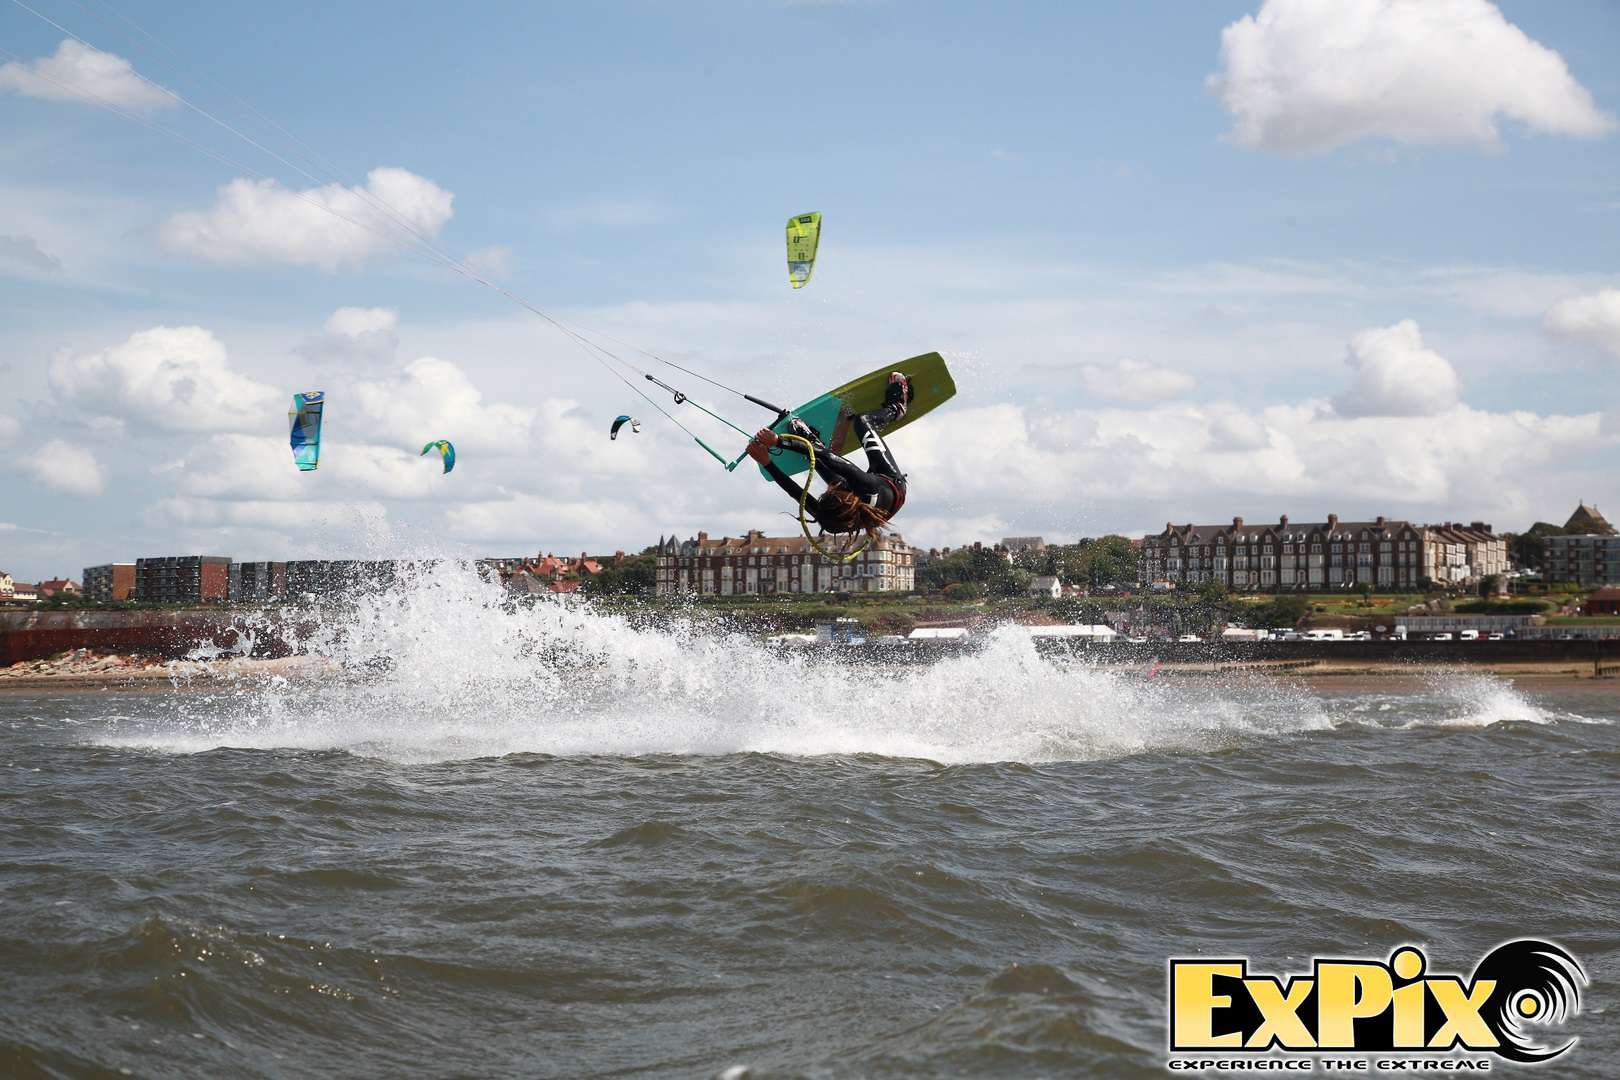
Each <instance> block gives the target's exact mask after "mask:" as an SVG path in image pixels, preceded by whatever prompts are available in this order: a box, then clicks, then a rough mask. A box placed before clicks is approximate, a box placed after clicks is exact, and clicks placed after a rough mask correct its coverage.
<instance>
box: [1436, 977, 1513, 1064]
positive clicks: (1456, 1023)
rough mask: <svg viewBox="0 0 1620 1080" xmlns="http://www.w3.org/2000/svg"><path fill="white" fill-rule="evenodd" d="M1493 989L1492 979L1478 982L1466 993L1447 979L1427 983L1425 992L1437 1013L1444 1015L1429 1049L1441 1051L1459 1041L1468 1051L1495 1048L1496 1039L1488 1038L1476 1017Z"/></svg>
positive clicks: (1487, 1031)
mask: <svg viewBox="0 0 1620 1080" xmlns="http://www.w3.org/2000/svg"><path fill="white" fill-rule="evenodd" d="M1495 989H1496V981H1495V980H1494V979H1481V980H1479V982H1477V983H1475V984H1474V985H1473V986H1471V987H1469V988H1468V989H1467V990H1466V991H1465V990H1464V989H1463V986H1462V984H1461V983H1459V982H1455V981H1453V980H1451V979H1436V980H1434V981H1433V982H1431V983H1430V984H1429V990H1430V992H1431V993H1433V994H1434V1000H1435V1003H1436V1004H1438V1005H1439V1006H1440V1011H1441V1012H1443V1013H1445V1014H1446V1022H1445V1023H1444V1024H1443V1025H1441V1027H1440V1030H1439V1031H1437V1032H1435V1033H1434V1038H1432V1039H1430V1040H1429V1049H1431V1050H1444V1049H1446V1048H1447V1047H1449V1046H1451V1045H1452V1043H1454V1042H1457V1041H1459V1040H1461V1042H1462V1044H1463V1045H1464V1046H1466V1047H1468V1049H1470V1050H1489V1049H1491V1048H1492V1047H1494V1046H1497V1045H1499V1044H1498V1043H1497V1041H1496V1036H1495V1035H1492V1034H1491V1028H1490V1025H1489V1024H1487V1023H1485V1019H1484V1018H1483V1017H1482V1016H1480V1015H1479V1010H1480V1006H1482V1005H1484V1004H1485V1001H1486V999H1487V998H1489V997H1490V996H1491V991H1492V990H1495Z"/></svg>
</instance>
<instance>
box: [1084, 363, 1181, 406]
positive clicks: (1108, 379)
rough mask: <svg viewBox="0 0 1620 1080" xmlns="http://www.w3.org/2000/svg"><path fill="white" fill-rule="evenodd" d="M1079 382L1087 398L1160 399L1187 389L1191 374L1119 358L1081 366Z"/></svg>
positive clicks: (1176, 394) (1173, 395)
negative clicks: (1105, 362) (1108, 361)
mask: <svg viewBox="0 0 1620 1080" xmlns="http://www.w3.org/2000/svg"><path fill="white" fill-rule="evenodd" d="M1080 385H1081V386H1083V387H1084V388H1085V391H1086V393H1087V394H1088V395H1090V396H1091V397H1094V398H1102V399H1104V400H1106V401H1129V402H1147V401H1164V400H1166V399H1169V398H1175V397H1180V396H1181V395H1183V394H1185V393H1186V392H1187V391H1188V390H1191V389H1192V387H1193V377H1192V376H1191V375H1188V374H1186V373H1185V372H1181V371H1171V370H1170V369H1169V368H1164V367H1159V366H1158V365H1157V364H1151V363H1148V362H1147V361H1146V360H1130V359H1122V360H1119V361H1116V362H1115V363H1112V364H1083V365H1081V367H1080Z"/></svg>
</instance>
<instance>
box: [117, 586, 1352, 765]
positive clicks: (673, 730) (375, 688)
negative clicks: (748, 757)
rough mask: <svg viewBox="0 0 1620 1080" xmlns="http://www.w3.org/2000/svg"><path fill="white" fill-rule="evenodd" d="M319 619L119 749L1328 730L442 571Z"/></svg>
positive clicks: (987, 748)
mask: <svg viewBox="0 0 1620 1080" xmlns="http://www.w3.org/2000/svg"><path fill="white" fill-rule="evenodd" d="M307 622H308V625H307V626H306V627H305V630H304V633H303V636H302V640H301V641H300V642H299V650H300V651H301V652H305V653H308V654H310V655H311V656H313V657H315V658H317V666H318V668H319V670H320V672H321V673H320V674H318V675H309V674H306V676H305V677H302V678H290V679H283V678H276V679H266V680H263V681H262V682H261V681H238V682H237V683H235V684H234V685H233V687H232V688H231V690H230V691H229V692H226V693H208V694H205V693H196V692H194V693H192V694H190V695H185V696H184V697H183V699H182V700H181V701H180V703H179V705H178V707H177V716H176V717H175V718H174V719H170V720H167V721H164V722H162V723H161V724H154V725H153V726H152V727H151V728H150V729H148V730H145V731H140V732H135V731H131V730H130V729H129V728H128V727H127V726H124V727H122V728H121V730H120V732H119V733H118V734H117V736H116V738H115V741H116V742H118V743H119V744H121V745H132V744H133V745H142V746H148V747H153V748H161V749H167V750H174V751H181V752H186V751H196V750H204V749H212V748H215V747H222V746H232V747H260V748H270V747H290V748H304V749H347V750H352V751H354V752H357V753H362V754H368V755H374V756H378V757H383V758H388V759H393V760H408V761H422V760H447V759H465V758H471V757H482V756H492V755H501V754H507V753H515V752H531V753H546V754H558V755H578V754H614V755H639V754H662V753H673V754H726V753H742V752H766V753H783V754H793V755H816V754H879V755H885V756H893V757H912V758H925V759H929V760H934V761H939V762H944V763H951V764H955V763H966V762H995V761H1023V762H1048V761H1067V760H1092V759H1097V758H1108V757H1117V756H1120V755H1124V754H1131V753H1137V752H1142V751H1148V750H1156V749H1208V748H1211V747H1217V746H1223V745H1229V744H1232V743H1234V742H1240V741H1246V740H1252V739H1263V738H1270V737H1276V736H1279V735H1286V734H1290V733H1294V732H1300V731H1306V730H1313V729H1319V728H1323V727H1326V726H1328V725H1329V724H1330V722H1331V719H1330V717H1329V716H1328V715H1327V714H1326V713H1325V712H1324V710H1323V709H1322V708H1321V706H1320V703H1319V702H1317V701H1316V699H1315V698H1313V697H1312V696H1311V695H1310V694H1308V693H1305V692H1303V691H1299V690H1297V689H1296V690H1290V689H1288V688H1286V687H1283V686H1279V685H1278V684H1276V683H1273V682H1269V681H1264V680H1258V681H1255V682H1253V683H1246V682H1243V681H1231V682H1225V683H1220V682H1212V681H1209V680H1170V679H1153V680H1148V679H1144V678H1143V677H1142V675H1141V673H1140V671H1138V670H1137V669H1135V668H1126V669H1122V670H1104V669H1096V668H1085V667H1080V666H1076V665H1067V664H1058V663H1053V662H1051V661H1049V660H1046V659H1043V658H1041V657H1040V656H1039V655H1037V654H1036V652H1035V648H1034V645H1033V643H1032V642H1031V641H1030V639H1029V637H1028V635H1027V634H1024V633H1021V632H1019V631H1017V630H1016V629H1014V628H1006V629H1003V630H1000V631H996V632H994V633H993V634H991V635H990V636H989V640H988V641H987V642H986V643H985V644H984V647H983V648H982V649H980V650H978V651H976V652H973V653H971V654H967V655H962V656H958V657H954V658H951V659H948V660H944V661H941V662H939V663H935V664H932V665H893V666H881V667H878V666H864V667H859V666H851V665H845V664H840V663H836V662H815V661H813V660H810V659H807V658H806V657H804V656H801V655H795V654H793V653H792V652H786V653H784V652H782V651H779V650H777V649H774V648H769V647H766V646H764V645H762V644H760V643H759V642H758V641H757V640H756V639H755V638H753V637H752V636H750V635H746V634H742V633H738V632H726V631H716V630H715V629H714V628H713V627H711V626H706V625H702V624H699V623H696V622H692V621H687V620H682V619H680V618H673V619H670V618H665V619H660V620H659V623H658V625H657V626H650V625H646V624H645V620H636V619H633V618H631V617H628V616H625V615H622V614H615V613H611V612H606V611H599V610H596V609H595V608H593V607H592V606H591V605H589V604H588V603H583V602H560V601H556V600H549V599H548V600H544V601H541V602H538V603H535V604H533V605H532V606H528V605H526V604H514V603H513V602H512V601H511V600H510V598H509V597H508V596H507V595H506V594H505V592H504V591H503V590H502V589H501V588H500V587H499V586H497V585H495V584H492V583H490V582H487V581H483V580H481V579H480V578H479V577H478V576H477V575H476V574H475V573H474V572H473V570H472V569H471V568H470V567H468V566H467V565H465V564H458V563H449V562H446V563H438V564H430V565H424V566H423V567H421V568H420V569H419V570H418V571H416V572H415V574H414V576H413V577H412V578H411V580H410V581H409V582H408V583H407V584H405V585H402V586H401V587H398V588H396V589H392V590H389V591H387V592H381V593H377V594H374V595H370V596H366V597H363V598H361V599H360V600H359V602H358V603H357V604H356V605H355V606H354V607H353V609H352V610H346V611H344V612H343V613H341V614H332V613H325V614H322V613H319V612H314V611H312V612H309V613H308V614H307ZM246 629H247V630H248V631H249V632H261V631H260V630H259V629H258V628H256V627H251V626H250V627H247V628H246Z"/></svg>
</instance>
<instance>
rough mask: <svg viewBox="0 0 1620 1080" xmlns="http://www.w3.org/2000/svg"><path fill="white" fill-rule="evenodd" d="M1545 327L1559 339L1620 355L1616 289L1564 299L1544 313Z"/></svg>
mask: <svg viewBox="0 0 1620 1080" xmlns="http://www.w3.org/2000/svg"><path fill="white" fill-rule="evenodd" d="M1545 325H1546V327H1547V329H1548V330H1549V331H1551V332H1552V333H1554V334H1557V335H1558V336H1559V337H1561V338H1568V339H1569V340H1571V341H1582V342H1585V343H1587V344H1589V345H1597V346H1599V347H1601V348H1604V349H1607V350H1608V351H1609V352H1611V353H1613V354H1614V355H1615V356H1620V289H1601V290H1599V291H1598V292H1595V293H1592V294H1591V295H1589V296H1570V297H1566V298H1565V299H1563V300H1560V301H1558V303H1556V304H1554V305H1553V306H1552V307H1551V308H1550V309H1549V310H1548V311H1547V317H1546V320H1545Z"/></svg>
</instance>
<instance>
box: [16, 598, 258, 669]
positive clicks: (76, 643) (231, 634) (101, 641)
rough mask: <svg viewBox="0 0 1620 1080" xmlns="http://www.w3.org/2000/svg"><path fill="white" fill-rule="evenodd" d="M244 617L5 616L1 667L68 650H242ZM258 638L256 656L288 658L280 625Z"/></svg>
mask: <svg viewBox="0 0 1620 1080" xmlns="http://www.w3.org/2000/svg"><path fill="white" fill-rule="evenodd" d="M240 618H241V613H240V612H230V611H208V610H191V609H187V610H176V611H162V610H152V611H87V610H78V611H74V610H68V611H0V667H6V666H9V665H11V664H15V663H17V662H18V661H21V660H39V659H42V658H44V657H47V656H54V655H56V654H57V653H60V652H65V651H67V650H68V649H104V650H107V651H110V652H141V653H156V654H158V655H161V656H165V657H169V658H175V657H180V656H184V655H185V654H186V653H188V652H190V651H191V650H193V649H195V648H197V647H199V646H202V645H213V646H215V647H216V648H221V649H240V648H242V647H243V645H244V642H243V641H242V638H241V636H240V634H239V633H238V631H237V629H236V628H235V626H233V625H232V623H233V621H237V620H240ZM271 626H272V629H271V630H270V631H269V632H267V633H266V632H261V633H259V634H257V635H255V638H254V641H253V649H252V653H253V655H255V656H278V655H286V651H287V650H286V647H285V645H284V644H283V643H282V640H281V635H279V634H278V633H276V632H275V630H274V623H272V624H271Z"/></svg>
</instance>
